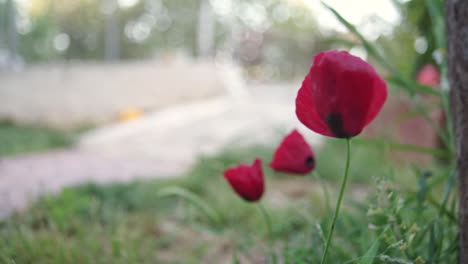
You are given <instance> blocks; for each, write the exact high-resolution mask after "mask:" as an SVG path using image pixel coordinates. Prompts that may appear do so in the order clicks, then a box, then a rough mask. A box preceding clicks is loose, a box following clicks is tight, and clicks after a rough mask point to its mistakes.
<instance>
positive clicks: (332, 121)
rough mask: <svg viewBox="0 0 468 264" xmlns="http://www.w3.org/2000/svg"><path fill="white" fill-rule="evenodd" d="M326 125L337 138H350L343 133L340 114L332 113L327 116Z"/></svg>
mask: <svg viewBox="0 0 468 264" xmlns="http://www.w3.org/2000/svg"><path fill="white" fill-rule="evenodd" d="M327 125H328V128H330V130H331V131H332V132H333V134H334V135H335V136H336V137H338V138H350V137H351V136H349V135H348V134H347V133H346V132H345V131H344V125H343V119H342V118H341V114H339V113H332V114H329V115H328V116H327Z"/></svg>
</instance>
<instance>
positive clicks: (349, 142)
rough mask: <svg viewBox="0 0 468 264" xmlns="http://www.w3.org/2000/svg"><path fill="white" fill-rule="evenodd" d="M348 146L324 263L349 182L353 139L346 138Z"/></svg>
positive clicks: (322, 262)
mask: <svg viewBox="0 0 468 264" xmlns="http://www.w3.org/2000/svg"><path fill="white" fill-rule="evenodd" d="M346 146H347V151H346V152H347V155H346V166H345V171H344V177H343V182H342V183H341V188H340V194H339V196H338V201H337V203H336V207H335V214H334V215H333V220H332V224H331V226H330V230H329V231H328V237H327V242H326V244H325V251H324V252H323V256H322V261H320V264H324V263H325V261H326V260H327V255H328V249H329V247H330V244H331V242H332V236H333V231H334V230H335V225H336V220H337V219H338V215H339V213H340V208H341V202H342V200H343V194H344V191H345V189H346V183H347V182H348V172H349V164H350V160H351V139H347V140H346Z"/></svg>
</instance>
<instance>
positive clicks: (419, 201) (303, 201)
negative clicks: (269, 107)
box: [0, 141, 456, 264]
mask: <svg viewBox="0 0 468 264" xmlns="http://www.w3.org/2000/svg"><path fill="white" fill-rule="evenodd" d="M341 143H343V142H336V141H332V142H329V143H328V144H327V145H325V146H324V147H323V148H322V149H320V150H316V152H317V156H318V157H320V158H319V160H318V167H317V171H319V172H320V175H321V177H322V178H323V179H324V180H325V181H326V182H327V184H326V185H327V186H328V190H329V199H330V203H331V205H332V206H334V203H335V200H336V193H337V190H336V186H338V185H337V184H336V181H337V180H339V178H340V176H339V175H341V174H342V171H340V166H342V165H341V163H343V159H344V157H343V153H342V151H341V150H342V148H343V146H342V145H343V144H341ZM366 149H367V151H366ZM354 150H355V152H354V154H355V155H354V157H353V163H352V164H351V172H352V173H353V174H351V176H352V177H351V185H350V187H351V188H350V189H349V190H348V192H347V194H346V196H345V204H344V210H343V212H342V214H341V217H340V219H339V221H338V224H337V229H336V233H335V234H336V235H335V239H334V243H333V245H332V248H331V251H330V252H331V254H330V258H329V263H362V264H368V263H374V264H379V263H423V262H418V261H420V260H421V259H423V260H424V261H426V262H425V263H447V264H451V263H455V259H456V244H454V243H455V239H456V223H455V222H453V220H452V219H451V218H450V216H449V214H454V213H455V209H454V202H453V194H452V192H449V195H447V199H444V197H445V196H444V186H449V187H450V188H449V190H452V189H451V187H453V186H450V185H447V184H446V183H450V182H449V181H447V179H448V178H449V177H448V175H446V174H443V173H442V171H443V170H437V171H433V173H432V176H431V175H430V174H428V173H427V170H424V166H422V170H416V169H411V168H408V167H402V168H398V169H390V168H389V167H386V166H384V165H383V164H386V163H387V161H386V160H387V159H386V157H385V155H386V154H385V153H384V154H383V155H384V156H378V155H372V157H369V154H372V153H373V151H376V152H382V149H380V150H379V149H377V150H372V149H369V148H368V147H362V146H358V145H356V146H355V148H354ZM271 153H272V149H271V148H267V147H252V148H231V149H227V150H226V151H223V152H222V153H220V154H218V155H215V156H212V157H202V158H200V159H199V161H198V162H197V164H196V165H195V166H194V168H193V169H192V170H191V171H190V172H188V173H187V174H186V175H182V176H181V177H179V178H175V179H167V180H149V181H148V180H147V181H137V182H133V183H130V184H113V185H108V186H97V185H84V186H79V187H75V188H69V189H66V190H64V191H62V192H61V193H60V194H59V195H56V196H48V197H44V198H42V199H41V200H40V201H38V202H36V203H35V204H34V205H32V206H31V208H30V209H29V210H27V211H26V212H24V213H20V214H16V215H14V216H12V217H10V218H8V219H7V220H5V221H4V222H1V223H0V263H235V262H234V259H235V258H237V259H238V260H239V262H240V263H265V262H268V261H266V260H265V256H268V255H269V253H268V252H269V250H268V243H267V235H268V234H267V230H266V227H265V226H264V223H263V218H262V215H261V214H260V212H259V211H258V208H257V207H256V206H255V205H254V204H248V203H245V202H244V201H242V200H241V199H240V198H238V197H237V196H236V195H235V194H234V193H233V192H232V191H231V190H230V188H229V186H228V185H227V183H226V182H225V181H224V179H223V178H222V177H221V175H222V172H223V171H224V169H225V168H226V167H229V166H232V165H235V164H237V163H239V162H245V163H250V162H251V161H252V159H253V158H254V157H256V156H259V157H262V158H263V159H264V161H265V163H266V162H267V161H269V160H270V155H271ZM360 153H361V154H360ZM379 157H380V158H379ZM375 162H377V164H382V166H381V168H379V166H378V165H375V164H374V163H375ZM368 170H371V171H372V173H371V172H369V171H368ZM265 172H266V178H267V193H266V195H265V197H264V198H263V201H262V202H263V203H264V205H265V207H266V208H267V210H268V211H269V212H270V214H271V216H272V219H273V239H274V245H275V248H276V254H277V256H278V257H279V258H280V259H283V260H284V261H285V263H318V262H319V259H320V256H321V254H322V249H323V236H324V232H326V230H327V229H328V225H329V221H330V218H331V213H329V209H327V206H326V204H325V201H326V199H325V197H324V195H323V190H322V188H321V187H320V184H318V182H317V181H316V180H315V179H314V178H313V177H311V176H307V177H298V176H289V175H280V174H278V173H273V172H272V171H271V170H270V169H268V168H266V167H265ZM335 174H337V175H338V176H336V175H335ZM409 177H410V178H412V179H410V180H408V179H407V178H409ZM400 182H413V183H416V184H413V185H411V186H410V187H413V188H412V189H411V188H409V187H408V186H401V185H398V184H397V183H400ZM173 186H177V187H180V188H184V189H185V190H187V191H189V192H191V193H193V194H194V195H196V196H197V197H198V198H199V199H201V200H202V201H203V202H204V203H205V205H207V206H209V207H210V208H212V209H213V210H215V212H216V213H217V215H218V217H219V219H218V220H217V221H212V219H210V218H209V217H208V216H207V215H206V214H205V213H204V212H203V211H202V210H200V209H199V208H198V207H196V206H194V205H193V204H192V203H190V202H189V201H188V200H187V199H181V198H178V197H177V196H175V197H174V196H167V197H166V196H164V197H161V196H160V195H159V192H160V191H161V190H164V189H165V188H167V187H173ZM363 186H364V188H363ZM406 187H408V188H406ZM409 189H411V190H409ZM356 191H360V192H365V193H366V195H365V196H366V197H368V198H366V199H364V200H362V198H357V197H356V195H355V192H356ZM358 196H359V195H358ZM363 256H365V258H363Z"/></svg>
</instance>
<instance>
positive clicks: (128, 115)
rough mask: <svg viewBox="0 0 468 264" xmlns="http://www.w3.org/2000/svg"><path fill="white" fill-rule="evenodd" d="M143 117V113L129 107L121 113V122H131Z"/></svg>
mask: <svg viewBox="0 0 468 264" xmlns="http://www.w3.org/2000/svg"><path fill="white" fill-rule="evenodd" d="M142 115H143V111H142V110H141V109H139V108H136V107H128V108H125V109H124V110H122V111H120V113H119V120H120V121H130V120H134V119H137V118H139V117H141V116H142Z"/></svg>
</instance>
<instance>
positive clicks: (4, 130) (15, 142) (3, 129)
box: [0, 122, 75, 157]
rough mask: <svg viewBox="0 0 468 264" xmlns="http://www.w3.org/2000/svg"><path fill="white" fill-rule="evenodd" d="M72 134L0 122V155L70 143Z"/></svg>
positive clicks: (33, 150)
mask: <svg viewBox="0 0 468 264" xmlns="http://www.w3.org/2000/svg"><path fill="white" fill-rule="evenodd" d="M74 134H75V133H74V132H63V131H57V130H53V129H49V128H45V127H36V126H17V125H14V124H12V123H10V122H0V157H2V156H10V155H17V154H23V153H30V152H37V151H42V150H47V149H53V148H61V147H65V146H68V145H70V144H71V142H72V139H73V136H74Z"/></svg>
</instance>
